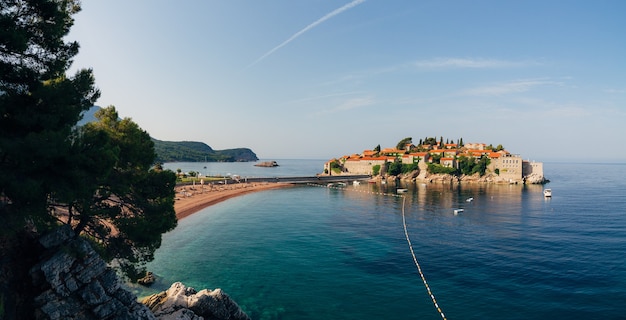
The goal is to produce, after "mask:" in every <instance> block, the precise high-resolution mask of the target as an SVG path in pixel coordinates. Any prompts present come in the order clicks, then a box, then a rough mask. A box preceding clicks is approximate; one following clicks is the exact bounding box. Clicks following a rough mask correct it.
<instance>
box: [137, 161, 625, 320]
mask: <svg viewBox="0 0 626 320" xmlns="http://www.w3.org/2000/svg"><path fill="white" fill-rule="evenodd" d="M270 160H275V159H270ZM277 162H278V164H279V167H274V168H259V167H254V166H253V163H168V164H165V167H166V168H169V169H172V170H176V169H181V170H182V171H196V172H200V173H201V174H204V175H226V174H228V175H240V176H242V177H246V176H250V177H252V176H254V177H263V176H266V177H267V176H269V177H273V176H277V177H280V176H310V175H314V174H316V173H318V172H321V171H322V170H323V165H324V162H325V160H277ZM544 174H545V176H546V178H547V179H549V180H550V182H549V183H547V184H545V185H515V184H511V185H508V184H507V185H484V184H476V185H475V184H472V185H466V184H464V185H448V184H446V185H442V184H430V183H429V184H423V183H420V182H418V183H415V182H413V183H387V184H381V183H367V182H364V183H360V184H359V185H355V184H354V183H352V182H351V181H347V183H346V185H345V186H335V187H328V186H326V185H322V186H316V185H302V186H296V187H291V188H284V189H277V190H270V191H263V192H257V193H252V194H247V195H244V196H240V197H236V198H232V199H229V200H227V201H224V202H221V203H218V204H216V205H213V206H211V207H208V208H206V209H204V210H202V211H200V212H198V213H196V214H193V215H191V216H189V217H187V218H185V219H182V220H180V221H179V222H178V226H177V227H176V229H174V230H173V231H171V232H169V233H166V234H165V235H164V236H163V242H162V245H161V247H160V248H159V249H158V250H157V251H156V253H155V257H154V261H153V262H151V263H150V264H149V265H148V269H149V270H150V271H152V272H154V273H155V274H156V276H157V282H156V283H155V284H154V285H153V286H152V287H151V288H149V289H146V288H143V287H132V289H133V290H134V291H135V293H136V294H138V295H139V296H145V295H148V294H151V293H156V292H158V291H162V290H165V289H167V288H168V287H169V286H170V285H171V284H172V283H173V282H176V281H180V282H182V283H184V284H185V285H187V286H191V287H193V288H196V289H197V290H201V289H204V288H208V289H215V288H221V289H222V290H224V292H226V293H227V294H228V295H229V296H230V297H231V298H232V299H234V300H235V301H236V302H237V303H238V304H239V305H240V307H241V308H242V309H243V310H244V311H245V312H246V313H247V314H248V315H249V316H250V317H251V318H253V319H360V320H362V319H444V318H445V319H626V164H598V163H544ZM399 188H400V189H407V191H406V192H404V193H401V194H398V193H397V189H399ZM544 188H550V189H552V197H551V198H545V197H544V195H543V189H544ZM458 209H463V211H462V212H457V213H456V214H455V213H454V210H458ZM405 226H406V233H405ZM409 243H410V246H409ZM411 249H412V250H411ZM412 252H413V253H412ZM418 266H419V267H418Z"/></svg>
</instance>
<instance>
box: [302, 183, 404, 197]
mask: <svg viewBox="0 0 626 320" xmlns="http://www.w3.org/2000/svg"><path fill="white" fill-rule="evenodd" d="M307 185H309V186H312V187H322V188H328V189H335V190H345V191H348V190H349V191H351V192H360V193H367V194H374V195H379V196H387V197H397V198H402V195H400V194H394V193H386V192H373V191H366V190H361V189H352V188H348V187H342V186H336V185H332V184H329V185H321V184H317V183H307Z"/></svg>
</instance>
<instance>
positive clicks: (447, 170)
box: [428, 163, 458, 175]
mask: <svg viewBox="0 0 626 320" xmlns="http://www.w3.org/2000/svg"><path fill="white" fill-rule="evenodd" d="M428 172H429V173H432V174H452V175H456V174H458V171H457V169H455V168H452V167H446V166H442V165H440V164H435V163H429V164H428Z"/></svg>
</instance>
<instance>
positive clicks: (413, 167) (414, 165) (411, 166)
mask: <svg viewBox="0 0 626 320" xmlns="http://www.w3.org/2000/svg"><path fill="white" fill-rule="evenodd" d="M418 169H419V167H418V165H417V163H411V164H403V165H402V173H409V172H411V171H415V170H418Z"/></svg>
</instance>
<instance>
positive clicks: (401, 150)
mask: <svg viewBox="0 0 626 320" xmlns="http://www.w3.org/2000/svg"><path fill="white" fill-rule="evenodd" d="M355 174H368V175H372V176H373V177H375V178H377V179H384V178H392V179H405V180H414V181H424V182H451V183H458V182H491V183H510V184H543V183H546V182H548V180H546V179H545V178H544V174H543V163H541V162H534V161H532V162H531V161H529V160H524V159H522V157H521V156H520V155H517V154H512V153H510V152H508V151H507V150H505V149H504V147H503V146H502V145H497V146H496V147H494V146H493V145H492V144H489V145H487V144H485V143H463V139H462V138H460V139H458V140H457V141H456V142H454V141H451V140H449V139H448V140H446V141H445V142H444V140H443V137H442V138H440V139H439V140H437V139H436V138H432V137H430V138H425V139H420V141H419V143H418V144H413V141H412V138H410V137H409V138H404V139H402V140H401V141H400V142H398V144H397V145H396V147H395V148H385V149H381V148H380V145H378V146H376V147H375V148H374V149H371V150H364V151H363V152H362V153H360V154H352V155H346V156H342V157H339V158H334V159H331V160H329V161H327V162H326V163H325V164H324V171H323V173H322V174H321V175H355Z"/></svg>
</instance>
